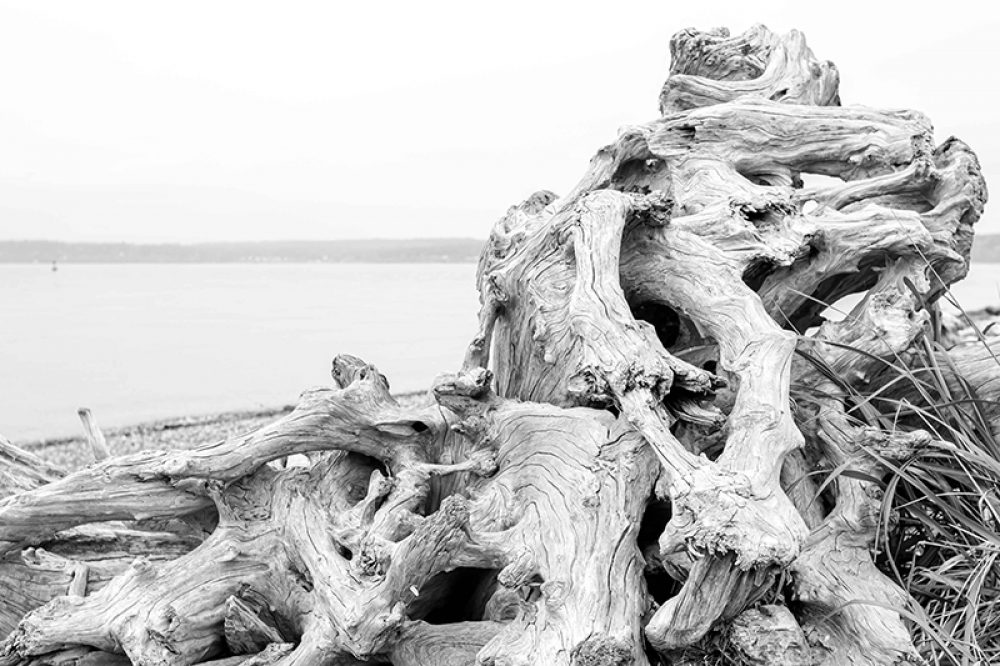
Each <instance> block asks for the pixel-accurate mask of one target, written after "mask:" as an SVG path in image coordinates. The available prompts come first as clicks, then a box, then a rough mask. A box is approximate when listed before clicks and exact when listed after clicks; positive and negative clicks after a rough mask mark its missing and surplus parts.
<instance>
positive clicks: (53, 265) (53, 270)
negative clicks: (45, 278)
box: [52, 261, 59, 273]
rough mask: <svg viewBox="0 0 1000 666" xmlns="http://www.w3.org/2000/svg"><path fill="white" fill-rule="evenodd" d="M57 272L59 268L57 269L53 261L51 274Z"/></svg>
mask: <svg viewBox="0 0 1000 666" xmlns="http://www.w3.org/2000/svg"><path fill="white" fill-rule="evenodd" d="M57 270H59V267H58V266H56V262H55V261H53V262H52V272H53V273H55V272H56V271H57Z"/></svg>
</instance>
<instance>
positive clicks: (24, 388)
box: [0, 264, 1000, 441]
mask: <svg viewBox="0 0 1000 666" xmlns="http://www.w3.org/2000/svg"><path fill="white" fill-rule="evenodd" d="M474 282H475V266H474V265H472V264H413V265H398V264H393V265H389V264H368V265H366V264H353V265H352V264H299V265H285V264H266V265H255V264H223V265H203V264H202V265H197V264H196V265H180V264H171V265H156V264H116V265H81V264H76V265H65V266H62V267H60V269H59V271H58V272H56V273H53V272H51V271H50V270H49V267H48V266H45V265H10V264H7V265H0V433H3V434H4V435H6V436H7V437H9V438H11V439H13V440H15V441H18V440H29V439H35V438H40V437H54V436H60V435H69V434H77V433H79V432H80V425H79V423H78V421H77V417H76V409H77V407H80V406H87V407H90V408H91V409H93V410H94V412H95V414H96V415H97V417H98V420H99V421H100V423H101V424H102V425H103V426H114V425H125V424H129V423H135V422H138V421H143V420H149V419H156V418H166V417H172V416H182V415H188V414H200V413H210V412H216V411H222V410H229V409H246V408H253V407H271V406H275V405H282V404H288V403H292V402H294V401H295V399H296V397H297V396H298V394H299V392H300V391H301V390H302V389H304V388H307V387H309V386H313V385H317V384H328V383H329V374H328V373H329V367H330V360H331V359H332V358H333V356H334V355H336V354H338V353H350V354H354V355H356V356H360V357H362V358H364V359H365V360H367V361H370V362H372V363H375V364H376V365H378V366H379V368H380V369H381V370H382V372H383V373H385V374H386V375H387V376H388V378H389V380H390V382H391V383H392V387H393V389H394V390H399V391H406V390H419V389H424V388H427V387H429V386H430V383H431V380H432V379H433V378H434V377H435V376H436V375H437V374H439V373H441V372H446V371H453V370H456V369H457V368H458V365H459V364H460V363H461V359H462V354H463V352H464V349H465V345H466V344H467V343H468V341H469V340H470V339H471V338H472V336H473V335H474V333H475V328H476V311H477V307H478V303H477V297H476V293H475V288H474ZM953 291H954V293H955V294H956V296H957V297H958V298H959V299H960V301H961V302H962V303H963V304H964V305H965V307H967V308H977V307H981V306H983V305H987V304H991V303H1000V264H975V265H973V270H972V273H971V275H970V276H969V277H968V278H967V279H966V280H965V281H964V282H962V283H960V284H959V285H957V286H956V287H955V289H954V290H953Z"/></svg>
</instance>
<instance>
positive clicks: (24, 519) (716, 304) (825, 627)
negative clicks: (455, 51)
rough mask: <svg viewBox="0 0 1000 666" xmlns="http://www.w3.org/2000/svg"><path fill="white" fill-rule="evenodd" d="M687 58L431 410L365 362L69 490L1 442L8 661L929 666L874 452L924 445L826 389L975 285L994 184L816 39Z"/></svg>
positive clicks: (871, 365)
mask: <svg viewBox="0 0 1000 666" xmlns="http://www.w3.org/2000/svg"><path fill="white" fill-rule="evenodd" d="M671 53H672V55H673V62H672V67H671V73H670V76H669V78H668V79H667V82H666V84H665V85H664V87H663V91H662V93H661V95H660V111H661V117H660V118H658V119H656V120H653V121H652V122H649V123H647V124H645V125H639V126H635V127H630V128H627V129H626V130H624V131H623V132H622V133H621V135H620V136H619V138H618V139H617V140H616V141H614V142H613V143H611V144H610V145H608V146H606V147H604V148H602V149H600V150H599V151H598V153H597V155H596V157H595V158H594V159H593V161H592V162H591V165H590V168H589V169H588V170H587V172H586V173H585V174H584V176H583V178H582V179H581V180H580V182H579V183H578V185H577V186H576V187H575V188H573V189H572V191H570V192H569V193H568V194H566V195H565V196H562V197H559V196H557V195H555V194H552V193H551V192H544V191H543V192H538V193H536V194H534V195H532V196H531V197H529V198H528V199H527V200H525V201H524V202H523V203H521V204H519V205H517V206H514V207H512V208H511V209H510V210H509V211H508V212H507V214H506V215H505V216H504V217H503V219H501V220H500V221H499V222H498V223H497V224H496V226H495V228H494V230H493V232H492V234H491V236H490V239H489V241H488V243H487V246H486V248H485V249H484V252H483V255H482V259H481V262H480V267H479V290H480V294H481V302H482V309H481V312H480V318H479V322H480V324H479V326H480V328H479V333H478V335H477V336H476V338H475V339H474V340H473V341H472V343H471V344H470V346H469V349H468V351H467V352H466V354H465V359H464V362H463V363H462V366H461V368H460V370H459V371H458V372H457V373H456V374H454V375H450V376H445V377H442V378H440V379H439V380H437V382H436V383H435V385H434V394H435V397H436V403H435V404H434V405H433V406H432V407H428V408H421V409H404V408H401V407H400V406H399V405H398V404H397V403H396V402H395V400H394V399H393V398H392V397H391V395H390V393H389V387H388V383H387V382H386V380H385V378H384V377H383V376H382V375H381V374H379V372H378V371H377V370H376V369H375V368H373V367H371V366H369V365H367V364H365V363H364V362H362V361H360V360H358V359H356V358H353V357H349V356H339V357H337V358H336V359H335V360H334V363H333V379H334V382H335V384H336V386H335V387H333V388H322V389H315V390H312V391H309V392H306V393H305V394H303V396H302V398H301V401H300V403H299V406H298V407H297V408H296V409H295V410H294V411H293V412H292V413H291V414H289V415H288V416H285V417H284V418H282V419H280V420H279V421H277V422H276V423H274V424H272V425H270V426H267V427H265V428H262V429H260V430H258V431H256V432H254V433H252V434H249V435H247V436H244V437H238V438H233V439H230V440H227V441H223V442H219V443H217V444H212V445H210V446H201V447H198V448H195V449H192V450H189V451H148V452H143V453H138V454H134V455H130V456H123V457H111V458H106V459H101V460H98V461H97V462H96V463H94V464H92V465H90V466H89V467H87V468H85V469H83V470H81V471H78V472H74V473H72V474H64V473H63V472H61V471H60V470H55V469H52V468H51V467H48V466H46V465H45V464H44V463H43V462H42V461H41V460H39V459H37V458H35V457H33V456H31V455H30V454H27V453H25V452H22V451H20V450H18V449H16V448H15V447H12V446H10V445H9V444H7V443H5V442H0V444H2V448H0V479H2V481H3V484H4V485H3V493H2V495H7V497H6V498H5V499H2V500H0V550H3V552H4V553H6V555H5V556H4V559H3V561H2V562H0V589H2V590H3V591H4V594H3V597H2V598H0V632H3V633H7V632H9V636H8V637H7V639H6V643H5V645H4V652H3V655H4V656H3V657H0V664H29V663H30V664H91V663H115V662H114V660H115V659H120V657H116V656H115V655H125V656H126V657H127V658H128V659H130V660H131V661H132V662H133V663H136V664H193V663H203V662H206V663H207V662H212V663H219V664H223V663H224V664H236V663H242V664H271V663H277V664H356V663H384V664H394V665H396V666H403V665H407V666H409V665H417V664H422V665H428V664H441V665H448V664H454V665H456V666H458V665H460V664H461V665H466V664H483V665H493V666H512V665H515V664H516V665H523V666H527V665H539V666H542V665H545V666H552V665H559V664H566V665H570V664H573V665H577V666H585V665H586V666H598V665H604V666H613V665H619V664H621V665H624V664H640V665H641V664H649V663H651V662H653V663H677V664H682V663H694V661H693V660H694V659H696V658H697V655H700V654H705V653H707V652H709V651H710V650H711V647H712V645H718V644H719V641H720V637H722V639H724V640H723V642H724V643H725V644H726V646H727V649H728V651H729V652H728V654H729V655H730V657H731V658H732V659H738V660H740V661H742V662H743V663H747V664H772V663H788V664H831V665H834V664H891V663H904V662H907V661H912V662H913V663H917V662H918V657H917V653H916V651H915V649H914V645H913V643H912V641H911V637H910V633H909V631H908V627H907V626H906V624H905V622H904V619H903V616H902V615H901V609H904V608H906V606H907V604H908V603H909V600H908V598H907V596H906V594H905V593H904V592H903V590H902V589H900V588H899V587H898V586H896V585H895V584H894V583H893V582H892V581H891V580H890V579H889V578H887V577H886V576H884V575H883V574H882V573H880V572H879V570H878V569H877V568H876V566H875V564H874V563H873V560H872V555H871V552H870V547H871V545H872V541H873V538H874V530H875V523H876V518H877V514H878V511H879V506H880V503H879V498H878V496H877V493H876V492H875V491H876V488H875V486H874V485H873V483H872V481H871V479H873V478H878V477H879V476H880V475H883V474H884V473H885V470H884V469H881V468H880V467H879V465H878V464H877V463H876V462H875V460H874V459H872V458H871V457H870V456H868V455H866V453H865V452H866V451H870V450H872V449H873V448H874V449H877V450H878V451H880V453H881V455H882V456H883V457H884V458H885V459H898V458H901V457H905V456H906V455H907V454H908V452H909V451H911V450H912V449H913V448H914V447H919V446H921V445H922V444H923V443H925V442H926V441H927V439H928V437H929V436H928V435H927V434H926V433H924V432H922V431H920V430H916V429H913V430H897V431H894V432H886V431H881V430H877V429H874V428H870V427H861V426H860V425H859V424H858V423H857V422H856V421H854V420H852V419H851V418H850V416H849V415H848V413H847V409H846V404H845V400H846V399H847V396H846V395H845V393H844V389H843V386H844V383H835V382H832V381H831V373H833V374H835V375H839V376H840V377H841V378H842V381H843V382H846V385H847V386H851V387H855V386H856V387H869V388H870V386H871V385H872V383H873V382H877V381H879V377H880V373H879V370H880V359H884V358H892V357H894V356H896V355H899V354H903V353H905V352H906V351H907V349H908V348H909V347H910V346H911V345H912V344H913V343H914V340H915V339H916V338H917V336H918V335H920V333H921V332H922V331H923V330H924V327H925V325H926V321H927V319H928V315H927V310H926V309H927V306H928V305H929V304H931V303H933V302H934V300H935V299H936V298H937V297H938V296H939V295H940V294H941V292H942V291H943V290H944V289H945V288H946V287H947V286H948V285H949V284H950V283H952V282H954V281H955V280H958V279H960V278H961V277H963V276H964V275H965V272H966V270H967V268H968V256H969V250H970V246H971V242H972V225H973V224H974V223H975V222H976V220H977V219H978V218H979V216H980V214H981V212H982V208H983V205H984V203H985V200H986V191H985V186H984V182H983V179H982V177H981V175H980V171H979V166H978V163H977V161H976V157H975V155H974V154H973V153H972V151H971V150H970V149H969V148H968V147H967V146H966V145H965V144H963V143H962V142H960V141H958V140H957V139H948V140H947V141H945V142H944V143H943V144H941V145H939V146H935V144H934V143H933V139H932V135H931V127H930V123H929V122H928V121H927V119H926V118H924V117H923V116H921V115H920V114H919V113H916V112H912V111H884V110H875V109H869V108H866V107H859V106H848V107H845V106H841V105H840V99H839V93H838V73H837V70H836V68H835V67H834V66H833V64H832V63H830V62H821V61H819V60H817V59H816V58H815V57H814V56H813V54H812V53H811V51H810V50H809V49H808V48H807V47H806V44H805V40H804V38H803V37H802V35H801V34H799V33H797V32H792V33H790V34H788V35H785V36H778V35H775V34H773V33H771V32H770V31H768V30H767V29H766V28H763V27H755V28H752V29H751V30H749V31H748V32H747V33H745V34H743V35H740V36H737V37H730V36H729V34H728V33H727V32H726V31H724V30H715V31H710V32H707V33H706V32H698V31H695V30H686V31H683V32H681V33H678V34H677V35H675V36H674V38H673V40H672V41H671ZM810 174H821V175H823V176H830V177H835V178H836V179H839V180H835V181H832V182H834V184H832V185H821V186H811V185H809V175H810ZM858 292H863V293H864V298H863V299H862V300H861V302H860V303H859V304H858V305H857V306H856V307H855V308H854V310H853V312H852V313H851V315H850V316H849V317H848V318H847V319H845V320H844V321H843V322H839V323H831V322H825V323H824V319H823V317H822V312H823V310H824V308H825V305H824V303H831V302H834V301H836V300H838V299H840V298H841V297H843V296H846V295H849V294H853V293H858ZM797 352H798V353H797ZM793 384H794V386H795V390H794V391H793V390H792V386H793ZM95 438H96V436H95ZM95 441H96V439H95ZM101 441H103V440H101ZM99 443H100V442H99ZM95 450H98V451H101V450H103V449H101V448H100V447H97V448H96V449H95ZM302 453H305V454H308V456H309V461H310V465H309V466H307V467H283V466H279V465H274V464H272V463H274V462H275V461H278V460H280V459H283V458H285V457H287V456H289V455H292V454H302ZM833 467H840V468H847V469H850V470H853V471H855V472H857V473H856V474H848V475H841V476H839V477H838V478H837V480H836V481H835V482H833V483H832V484H831V485H830V487H829V488H827V489H826V490H825V491H824V492H821V488H820V487H819V483H818V479H817V475H816V472H817V471H819V472H822V471H823V470H827V471H829V470H830V469H831V468H833ZM102 660H104V661H102ZM213 660H214V661H213Z"/></svg>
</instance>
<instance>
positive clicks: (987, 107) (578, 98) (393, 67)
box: [0, 0, 1000, 242]
mask: <svg viewBox="0 0 1000 666" xmlns="http://www.w3.org/2000/svg"><path fill="white" fill-rule="evenodd" d="M992 4H993V3H988V2H986V1H984V0H980V1H979V2H964V1H948V2H943V3H942V2H934V3H933V4H931V3H928V2H919V1H918V2H898V3H897V2H894V3H888V2H881V1H879V0H868V1H866V2H822V3H820V2H810V1H808V0H799V1H797V2H745V1H739V0H737V1H728V2H715V1H712V0H703V1H698V0H694V1H691V0H686V1H683V2H681V1H675V2H665V1H660V2H611V1H609V0H603V1H602V2H521V1H513V2H511V1H508V2H502V3H491V6H487V4H486V3H480V2H468V1H466V2H453V3H447V2H427V1H423V2H414V1H403V2H363V1H358V2H351V3H346V2H332V1H331V2H289V1H283V2H277V1H274V2H269V3H256V2H248V1H246V0H241V1H238V2H221V1H211V2H207V1H197V2H186V1H180V2H179V1H176V0H175V1H172V2H157V3H153V2H136V1H135V0H129V1H127V2H103V1H94V0H91V1H88V2H79V1H78V0H71V1H68V2H56V1H46V2H37V1H36V2H29V1H24V2H4V1H2V0H0V63H2V64H0V238H3V239H9V238H48V239H60V240H81V241H83V240H86V241H109V240H110V241H117V240H126V241H136V242H143V241H151V242H154V241H155V242H159V241H182V242H187V241H203V240H255V239H289V238H329V239H333V238H352V237H416V236H473V237H485V235H486V234H487V233H488V230H489V228H490V225H491V224H492V222H493V220H495V219H496V218H497V217H498V216H499V215H500V214H501V213H502V212H503V211H504V210H505V209H506V207H507V206H508V205H510V204H512V203H515V202H516V201H519V200H520V199H522V198H523V197H525V196H527V195H528V194H530V193H531V192H533V191H534V190H537V189H542V188H548V189H552V190H555V191H556V192H559V193H562V192H565V191H566V190H567V189H568V188H569V187H570V186H571V185H572V184H573V183H574V182H575V180H576V179H577V178H578V177H579V176H580V175H581V174H582V173H583V170H584V168H585V167H586V164H587V162H588V160H589V159H590V157H591V155H592V154H593V152H594V151H595V150H596V149H597V148H599V147H600V146H601V145H604V144H605V143H607V142H609V141H610V140H612V139H613V138H614V137H615V135H616V131H617V129H618V128H619V127H621V126H623V125H627V124H631V123H636V122H644V121H646V120H650V119H652V118H654V117H655V116H656V115H657V95H658V93H659V89H660V85H661V83H662V82H663V79H664V77H665V76H666V73H667V67H668V61H669V48H668V41H669V38H670V36H671V35H672V34H673V33H674V32H676V31H678V30H680V29H683V28H685V27H689V26H694V27H699V28H709V27H713V26H718V25H726V26H728V27H729V28H730V29H731V30H732V31H733V32H734V33H735V32H739V31H742V30H743V29H745V28H747V27H748V26H749V25H751V24H752V23H755V22H761V23H764V24H766V25H768V26H769V27H770V28H772V29H773V30H777V31H781V32H784V31H787V30H788V29H790V28H798V29H800V30H802V31H804V32H805V33H806V37H807V39H808V41H809V44H810V46H811V47H812V48H813V51H814V52H815V53H816V54H817V56H818V57H819V58H821V59H829V60H833V61H834V62H835V63H836V64H837V66H838V68H839V69H840V72H841V81H842V84H841V97H842V99H843V101H844V103H845V104H851V103H860V104H867V105H870V106H881V107H907V108H914V109H918V110H921V111H923V112H925V113H927V114H928V115H929V116H930V117H931V119H932V120H933V121H934V123H935V127H936V132H937V139H938V140H939V141H940V140H943V139H945V138H946V137H947V136H948V135H950V134H955V135H957V136H959V137H961V138H962V139H964V140H965V141H967V142H968V143H969V144H970V145H972V147H973V148H974V149H975V150H976V151H977V152H978V154H979V157H980V160H981V162H982V164H983V168H984V171H985V172H986V175H987V179H988V180H989V181H990V182H997V183H1000V178H998V177H1000V117H998V111H997V109H998V102H1000V92H998V81H1000V78H998V77H1000V10H993V9H989V7H990V6H991V5H992ZM977 5H978V7H977ZM997 205H998V206H1000V202H998V204H997ZM981 225H982V226H981V229H980V230H981V231H990V232H1000V214H997V215H993V214H992V210H991V208H988V209H987V214H986V217H985V219H984V221H983V222H982V223H981Z"/></svg>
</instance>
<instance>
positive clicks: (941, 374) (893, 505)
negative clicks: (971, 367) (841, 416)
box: [809, 311, 1000, 666]
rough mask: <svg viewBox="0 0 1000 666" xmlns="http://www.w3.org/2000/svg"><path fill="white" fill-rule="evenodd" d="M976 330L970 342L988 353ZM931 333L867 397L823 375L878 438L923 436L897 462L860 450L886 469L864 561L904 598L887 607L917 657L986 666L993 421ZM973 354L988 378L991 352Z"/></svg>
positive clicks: (988, 405)
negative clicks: (871, 547)
mask: <svg viewBox="0 0 1000 666" xmlns="http://www.w3.org/2000/svg"><path fill="white" fill-rule="evenodd" d="M962 315H963V317H965V319H966V321H967V322H968V323H969V325H970V326H972V327H973V328H974V327H975V324H974V323H973V321H972V318H971V317H969V316H968V314H967V313H965V312H964V311H962ZM976 332H977V334H978V342H976V343H971V344H978V345H982V349H983V350H984V351H985V350H990V347H989V345H988V343H987V341H986V339H985V338H984V336H983V335H982V333H981V332H979V331H978V330H977V331H976ZM939 335H940V327H939V326H932V327H931V328H930V330H929V331H928V332H927V333H926V334H925V335H924V336H923V337H922V338H920V339H919V340H918V341H917V344H915V345H914V346H913V347H912V348H911V349H910V350H909V351H908V352H907V353H906V354H905V355H903V356H896V357H894V358H891V359H886V360H885V361H884V367H883V371H882V373H881V376H880V377H879V380H878V381H877V382H873V385H875V386H878V387H879V388H878V389H875V390H873V391H871V392H870V393H868V394H864V393H860V392H858V391H857V390H856V389H855V388H853V387H851V386H850V385H848V384H847V383H846V382H843V381H840V380H839V379H837V378H836V377H833V376H831V375H828V376H830V378H831V379H832V380H834V381H836V382H837V384H838V388H839V389H841V390H843V391H844V393H845V394H846V395H847V396H848V404H849V410H848V412H849V414H850V415H851V416H852V417H853V418H854V419H856V420H857V422H858V423H863V424H866V425H870V426H876V427H879V428H881V429H883V430H885V431H888V432H893V431H896V430H900V429H903V430H912V429H917V428H919V429H922V430H925V431H927V432H928V433H929V434H930V435H931V437H932V438H933V441H932V442H930V443H929V444H927V445H926V446H923V447H921V448H920V449H919V450H916V451H913V452H912V454H911V455H910V457H909V458H907V459H906V460H903V461H892V460H887V459H884V458H882V457H880V456H879V455H878V453H877V452H875V451H868V453H869V454H870V455H872V456H874V457H876V458H877V459H878V460H879V462H880V463H881V464H882V465H883V467H884V468H885V469H887V470H888V475H887V476H886V477H885V478H884V479H881V480H876V479H871V480H872V481H877V482H879V484H880V486H881V489H882V491H883V497H882V507H881V515H880V520H879V529H878V532H877V536H876V544H875V547H876V563H877V564H878V565H879V567H880V568H881V569H882V570H883V572H884V573H886V575H888V576H889V577H890V578H892V579H894V580H895V581H896V582H897V583H899V585H900V586H901V587H903V589H905V590H906V591H907V592H908V593H909V594H910V596H911V597H912V599H913V601H914V606H913V607H912V608H909V609H899V610H900V613H901V615H902V616H903V617H906V618H908V619H909V620H910V621H911V622H912V624H913V632H914V637H915V643H916V645H917V648H918V649H919V651H920V652H921V655H922V656H923V657H924V658H925V659H926V660H927V661H928V662H929V663H930V664H934V665H937V664H941V665H952V664H955V665H961V666H972V665H977V666H978V665H980V664H997V663H1000V446H998V443H997V439H996V436H995V433H994V430H993V428H992V427H991V420H992V419H998V420H1000V403H998V402H996V401H994V400H987V399H984V398H983V397H982V396H980V395H978V394H977V392H976V390H975V389H974V388H973V387H972V386H971V385H970V384H969V382H968V381H967V380H966V378H965V377H963V376H962V374H961V372H960V371H959V369H958V367H957V366H956V364H955V363H954V360H953V358H952V356H951V354H950V353H949V352H948V350H946V349H945V348H944V347H943V346H942V345H941V344H940V342H939V337H938V336H939ZM998 351H1000V347H998ZM859 353H860V352H859ZM983 357H984V360H983V361H982V362H984V363H997V373H998V374H1000V360H998V359H997V356H996V355H994V354H993V351H992V350H990V353H989V354H984V355H983ZM809 360H810V361H811V362H813V363H818V364H820V365H822V362H821V361H819V360H817V359H816V358H815V357H812V356H810V357H809ZM819 369H820V371H822V370H823V368H822V367H820V368H819ZM836 473H844V472H842V471H841V470H838V472H835V473H834V474H836ZM827 482H829V480H828V481H827Z"/></svg>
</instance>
